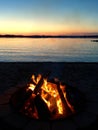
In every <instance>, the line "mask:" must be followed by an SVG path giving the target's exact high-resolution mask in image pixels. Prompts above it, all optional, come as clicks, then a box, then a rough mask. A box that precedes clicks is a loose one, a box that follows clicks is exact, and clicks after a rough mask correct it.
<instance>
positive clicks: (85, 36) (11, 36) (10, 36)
mask: <svg viewBox="0 0 98 130" xmlns="http://www.w3.org/2000/svg"><path fill="white" fill-rule="evenodd" d="M3 37H5V38H15V37H19V38H98V34H89V35H88V34H81V35H80V34H79V35H39V34H37V35H23V34H20V35H19V34H0V38H3Z"/></svg>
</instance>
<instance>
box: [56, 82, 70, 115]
mask: <svg viewBox="0 0 98 130" xmlns="http://www.w3.org/2000/svg"><path fill="white" fill-rule="evenodd" d="M56 84H57V90H58V93H59V96H60V99H61V101H62V104H63V110H64V114H66V115H67V114H68V113H70V111H71V110H70V109H69V107H68V105H67V103H66V100H65V97H64V95H63V92H62V90H61V88H60V82H59V81H57V83H56Z"/></svg>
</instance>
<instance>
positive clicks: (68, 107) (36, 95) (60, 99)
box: [10, 74, 84, 120]
mask: <svg viewBox="0 0 98 130" xmlns="http://www.w3.org/2000/svg"><path fill="white" fill-rule="evenodd" d="M48 76H49V74H44V75H40V74H38V75H37V76H34V75H32V78H31V80H30V82H29V83H28V84H27V85H25V86H23V87H22V88H19V89H18V90H17V91H16V92H15V93H14V94H12V96H11V99H10V103H11V106H12V107H13V108H14V109H15V110H16V111H17V112H19V113H20V114H22V115H24V116H27V117H28V118H33V119H37V120H58V119H65V118H67V117H70V116H72V115H74V114H77V113H78V112H80V111H81V110H83V108H84V96H83V95H82V93H81V92H80V91H79V90H78V89H76V88H75V87H71V86H69V85H66V84H65V83H62V82H61V81H59V80H58V79H56V78H54V79H53V80H49V79H48Z"/></svg>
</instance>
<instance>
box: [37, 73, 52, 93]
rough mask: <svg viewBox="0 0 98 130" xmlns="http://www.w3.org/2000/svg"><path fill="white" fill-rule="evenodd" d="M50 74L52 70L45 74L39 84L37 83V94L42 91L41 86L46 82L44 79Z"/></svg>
mask: <svg viewBox="0 0 98 130" xmlns="http://www.w3.org/2000/svg"><path fill="white" fill-rule="evenodd" d="M49 75H50V72H48V73H46V74H43V75H42V76H41V78H40V80H39V82H38V84H37V85H36V87H35V89H34V93H35V94H37V93H39V92H40V88H41V86H42V85H43V83H44V79H46V78H48V76H49Z"/></svg>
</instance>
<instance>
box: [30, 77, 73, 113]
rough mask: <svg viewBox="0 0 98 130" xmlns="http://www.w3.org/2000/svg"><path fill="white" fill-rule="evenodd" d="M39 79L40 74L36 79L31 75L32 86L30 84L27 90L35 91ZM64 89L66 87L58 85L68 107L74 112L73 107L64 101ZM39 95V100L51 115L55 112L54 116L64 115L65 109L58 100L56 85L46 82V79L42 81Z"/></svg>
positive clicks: (59, 99)
mask: <svg viewBox="0 0 98 130" xmlns="http://www.w3.org/2000/svg"><path fill="white" fill-rule="evenodd" d="M40 79H41V75H40V74H39V75H38V76H37V77H35V76H34V75H32V81H33V83H34V84H33V83H32V84H31V83H30V84H29V87H28V89H31V90H32V91H34V89H35V87H36V85H37V84H38V82H39V81H40ZM65 87H66V86H62V85H60V89H61V90H62V93H63V95H64V97H65V100H66V103H67V105H68V107H69V108H70V109H71V110H72V111H74V110H73V107H72V106H71V105H70V103H69V102H68V100H67V99H66V91H65ZM40 95H41V98H42V99H43V101H44V102H45V103H46V104H47V106H48V109H49V111H50V112H51V113H53V112H54V111H55V113H56V115H64V110H65V108H64V105H63V102H62V100H61V98H60V95H59V92H58V89H57V85H56V84H54V83H51V82H48V81H47V79H44V82H43V85H42V86H41V91H40Z"/></svg>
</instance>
